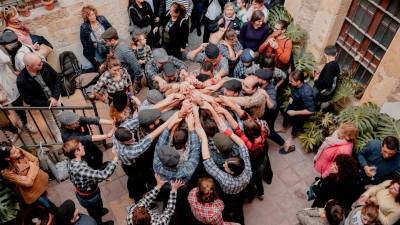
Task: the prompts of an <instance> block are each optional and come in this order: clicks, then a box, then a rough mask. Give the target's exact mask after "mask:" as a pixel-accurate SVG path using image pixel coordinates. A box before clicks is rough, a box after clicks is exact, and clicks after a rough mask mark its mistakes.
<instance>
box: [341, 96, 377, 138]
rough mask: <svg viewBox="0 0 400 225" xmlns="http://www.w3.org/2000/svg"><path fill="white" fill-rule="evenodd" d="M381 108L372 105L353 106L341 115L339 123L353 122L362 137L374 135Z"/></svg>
mask: <svg viewBox="0 0 400 225" xmlns="http://www.w3.org/2000/svg"><path fill="white" fill-rule="evenodd" d="M378 118H379V107H378V106H377V105H375V104H372V103H366V104H363V105H361V106H352V107H348V108H346V109H344V110H342V111H341V112H340V113H339V116H338V121H339V122H340V123H343V122H352V123H354V125H355V126H356V127H357V128H358V131H359V133H360V135H362V134H365V133H372V132H373V131H374V129H375V128H376V127H377V125H378V122H377V121H378Z"/></svg>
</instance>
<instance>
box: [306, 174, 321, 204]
mask: <svg viewBox="0 0 400 225" xmlns="http://www.w3.org/2000/svg"><path fill="white" fill-rule="evenodd" d="M320 186H321V178H319V177H316V178H315V181H314V182H313V183H312V184H311V185H310V187H309V188H308V191H307V201H311V200H313V199H315V197H317V195H316V191H317V189H318V188H319V187H320Z"/></svg>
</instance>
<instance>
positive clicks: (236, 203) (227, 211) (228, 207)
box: [220, 191, 244, 225]
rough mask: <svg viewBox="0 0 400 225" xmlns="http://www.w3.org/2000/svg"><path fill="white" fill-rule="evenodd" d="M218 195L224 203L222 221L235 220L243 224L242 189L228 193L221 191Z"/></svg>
mask: <svg viewBox="0 0 400 225" xmlns="http://www.w3.org/2000/svg"><path fill="white" fill-rule="evenodd" d="M220 197H221V199H222V201H223V202H224V203H225V208H224V211H223V212H222V216H223V218H224V221H230V222H236V223H240V224H241V225H244V214H243V204H244V194H243V191H242V192H240V193H238V194H234V195H229V194H226V193H224V192H223V191H221V194H220Z"/></svg>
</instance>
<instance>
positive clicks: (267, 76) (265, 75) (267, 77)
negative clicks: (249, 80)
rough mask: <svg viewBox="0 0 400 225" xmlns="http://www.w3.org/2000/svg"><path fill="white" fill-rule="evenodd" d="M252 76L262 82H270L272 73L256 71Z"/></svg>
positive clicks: (261, 70)
mask: <svg viewBox="0 0 400 225" xmlns="http://www.w3.org/2000/svg"><path fill="white" fill-rule="evenodd" d="M254 75H256V76H257V77H259V78H261V79H263V80H270V79H271V78H272V76H273V73H272V71H269V70H264V69H258V70H256V72H255V73H254Z"/></svg>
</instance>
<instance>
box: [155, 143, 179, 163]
mask: <svg viewBox="0 0 400 225" xmlns="http://www.w3.org/2000/svg"><path fill="white" fill-rule="evenodd" d="M156 151H157V155H158V158H160V161H161V163H162V164H163V165H164V166H166V167H170V168H174V167H176V166H177V165H178V163H179V159H180V155H179V152H178V151H177V150H176V149H175V148H174V147H171V146H168V145H162V146H160V147H158V148H157V150H156Z"/></svg>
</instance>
